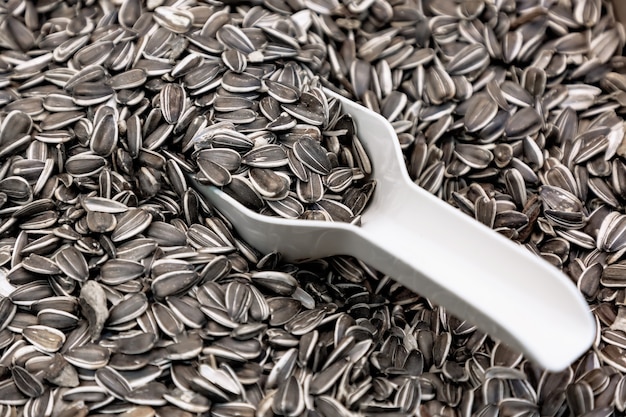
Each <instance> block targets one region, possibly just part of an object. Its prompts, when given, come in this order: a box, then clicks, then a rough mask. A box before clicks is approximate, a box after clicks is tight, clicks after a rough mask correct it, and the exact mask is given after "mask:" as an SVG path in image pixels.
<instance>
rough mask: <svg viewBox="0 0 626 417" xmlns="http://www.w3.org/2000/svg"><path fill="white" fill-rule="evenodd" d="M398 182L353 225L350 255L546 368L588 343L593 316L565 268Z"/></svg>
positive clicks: (563, 361)
mask: <svg viewBox="0 0 626 417" xmlns="http://www.w3.org/2000/svg"><path fill="white" fill-rule="evenodd" d="M396 186H397V187H400V188H402V189H401V190H400V189H398V190H395V192H393V193H388V194H387V195H386V197H385V198H386V204H384V205H380V206H379V210H381V212H378V213H377V215H376V216H371V217H369V218H368V221H367V222H364V224H363V225H362V227H361V228H359V229H355V231H354V233H353V234H352V237H353V239H354V241H353V242H350V243H349V244H347V245H346V246H345V248H346V249H348V251H350V252H352V253H350V254H351V255H353V256H355V257H357V258H359V259H362V260H363V261H364V262H366V263H368V264H369V265H370V266H372V267H374V268H375V269H377V270H379V271H381V272H383V273H384V274H387V275H389V276H391V277H393V278H394V279H396V280H397V281H399V282H400V283H402V284H403V285H405V286H406V287H408V288H409V289H411V290H413V291H415V292H416V293H418V294H420V295H423V296H425V297H428V298H429V299H431V300H432V301H434V302H436V303H438V304H441V305H444V306H446V308H447V309H448V311H450V312H452V313H453V314H455V315H456V316H458V317H462V318H464V319H467V320H469V321H470V322H472V323H475V324H476V325H477V326H478V327H480V328H481V329H482V330H483V331H486V332H487V333H489V334H490V335H491V336H494V337H496V338H499V339H500V340H502V341H503V342H505V343H506V344H508V345H509V346H511V347H514V348H517V349H519V350H521V351H523V352H524V353H526V354H528V356H530V357H531V358H532V359H534V360H535V361H536V362H537V363H538V364H539V365H541V366H543V367H545V368H547V369H549V370H554V371H557V370H562V369H564V368H565V367H567V366H568V365H570V364H571V363H572V362H573V361H574V360H575V359H576V358H578V357H579V356H580V355H581V354H582V353H584V352H585V351H586V350H587V349H588V348H589V346H590V345H591V343H592V341H593V339H594V335H595V321H594V320H593V318H592V315H591V313H590V311H589V307H588V305H587V303H586V302H585V300H584V299H583V297H582V296H581V294H580V293H579V292H578V290H577V289H576V287H575V286H574V285H573V284H572V282H571V280H570V279H569V278H567V277H566V276H565V275H564V274H563V273H562V272H560V271H559V270H557V269H556V268H555V267H553V266H552V265H550V264H548V263H547V262H546V261H544V260H542V259H540V258H538V257H537V256H536V255H534V254H532V253H530V252H529V251H528V250H527V249H525V248H523V247H522V246H520V245H518V244H516V243H513V242H512V241H510V240H508V239H506V238H505V237H503V236H501V235H499V234H498V233H496V232H494V231H493V230H491V229H489V228H488V227H486V226H484V225H482V224H480V223H479V222H477V221H475V220H474V219H472V218H470V217H469V216H467V215H466V214H463V213H462V212H460V211H459V210H457V209H455V208H453V207H452V206H449V205H447V204H445V203H444V202H442V201H440V200H439V199H437V198H436V197H435V196H433V195H431V194H429V193H428V192H426V191H425V190H423V189H421V188H419V187H418V186H417V185H415V184H413V183H408V184H404V185H401V182H399V183H396Z"/></svg>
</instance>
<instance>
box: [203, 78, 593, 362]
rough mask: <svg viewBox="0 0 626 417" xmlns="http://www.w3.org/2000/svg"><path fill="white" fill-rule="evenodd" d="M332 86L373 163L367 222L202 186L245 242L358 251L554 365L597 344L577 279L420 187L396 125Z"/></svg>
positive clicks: (324, 252) (295, 251) (299, 253)
mask: <svg viewBox="0 0 626 417" xmlns="http://www.w3.org/2000/svg"><path fill="white" fill-rule="evenodd" d="M325 92H326V94H327V95H329V96H332V97H336V98H337V99H339V100H341V102H342V107H343V111H345V112H346V113H349V114H350V115H351V116H352V117H353V119H354V121H355V123H356V126H357V132H359V139H360V140H361V142H362V143H363V146H364V147H365V149H366V151H367V153H368V155H369V157H370V160H371V162H372V166H373V174H372V175H373V176H374V178H375V179H376V181H377V185H376V190H375V191H374V194H373V196H372V198H371V200H370V202H369V205H368V206H367V207H366V209H365V210H364V212H363V214H362V225H361V226H360V227H357V226H353V225H350V224H347V223H340V222H325V221H314V220H288V219H282V218H277V217H270V216H265V215H262V214H258V213H256V212H253V211H252V210H249V209H247V208H245V207H244V206H243V205H241V204H240V203H239V202H237V201H236V200H234V199H233V198H231V197H230V196H228V195H227V194H225V193H224V192H222V191H220V190H219V189H218V188H216V187H211V186H204V185H200V184H196V188H197V189H198V190H199V191H200V192H201V193H202V194H203V195H204V196H206V198H208V200H209V201H210V202H211V203H212V204H213V205H214V206H215V207H216V208H217V209H218V210H219V211H220V212H221V213H222V214H223V215H224V216H226V218H228V219H229V220H230V221H231V222H232V224H233V226H234V227H235V229H236V230H237V232H238V233H239V234H240V235H241V236H242V237H243V239H245V240H246V241H247V242H248V243H249V244H251V245H252V246H254V247H255V248H257V249H258V250H259V251H261V252H262V253H268V252H270V251H274V250H275V251H278V252H280V253H281V254H282V255H283V257H284V258H286V259H288V260H299V259H305V258H320V257H326V256H331V255H351V256H354V257H356V258H359V259H361V260H362V261H364V262H365V263H367V264H368V265H370V266H372V267H373V268H375V269H377V270H379V271H381V272H383V273H384V274H387V275H389V276H391V277H392V278H394V279H395V280H397V281H398V282H400V283H402V284H403V285H405V286H406V287H408V288H409V289H411V290H413V291H415V292H416V293H418V294H420V295H423V296H425V297H428V298H429V299H430V300H432V301H433V302H435V303H438V304H440V305H442V306H444V307H445V308H446V309H447V310H448V311H449V312H451V313H453V314H455V315H456V316H458V317H460V318H463V319H467V320H469V321H470V322H472V323H474V324H476V325H477V326H478V327H480V328H481V329H482V330H483V331H485V332H487V333H488V334H489V335H491V336H493V337H495V338H498V339H500V340H502V341H503V342H504V343H506V344H508V345H509V346H511V347H514V348H517V349H519V350H520V351H522V352H524V353H525V354H526V355H527V356H528V357H530V358H532V359H534V360H535V361H536V362H537V363H538V364H539V365H541V366H543V367H544V368H546V369H548V370H552V371H558V370H562V369H564V368H565V367H567V366H568V365H570V364H571V363H572V362H573V361H574V360H575V359H577V358H578V357H579V356H580V355H581V354H583V353H584V352H585V351H586V350H587V349H588V348H589V346H590V345H591V343H592V340H593V339H594V336H595V322H594V319H593V318H592V315H591V313H590V311H589V307H588V305H587V303H586V302H585V300H584V299H583V297H582V296H581V295H580V293H579V292H578V290H577V289H576V287H575V286H574V285H573V284H572V282H571V281H570V280H569V278H567V277H566V276H565V275H564V274H562V273H561V272H560V271H558V270H557V269H556V268H554V267H553V266H551V265H550V264H548V263H547V262H545V261H543V260H541V259H540V258H538V257H537V256H535V255H533V254H532V253H530V252H529V251H528V250H526V249H525V248H523V247H521V246H519V245H517V244H515V243H513V242H511V241H509V240H507V239H506V238H505V237H503V236H501V235H499V234H498V233H496V232H494V231H493V230H491V229H489V228H488V227H486V226H484V225H482V224H480V223H479V222H477V221H475V220H474V219H472V218H470V217H469V216H467V215H466V214H463V213H462V212H461V211H460V210H457V209H455V208H453V207H452V206H450V205H448V204H447V203H445V202H443V201H441V200H439V199H438V198H436V197H435V196H433V195H431V194H429V193H428V192H427V191H425V190H423V189H422V188H420V187H418V186H417V185H416V184H414V183H413V182H412V181H411V179H410V178H409V175H408V173H407V171H406V169H405V166H404V162H403V159H402V154H401V150H400V147H399V145H398V142H397V137H396V134H395V132H394V130H393V128H392V127H391V125H390V124H389V122H387V120H386V119H384V118H383V117H382V116H380V115H378V114H376V113H374V112H372V111H370V110H369V109H367V108H365V107H363V106H360V105H358V104H356V103H354V102H352V101H350V100H348V99H346V98H344V97H341V96H339V95H337V94H335V93H333V92H332V91H329V90H326V91H325Z"/></svg>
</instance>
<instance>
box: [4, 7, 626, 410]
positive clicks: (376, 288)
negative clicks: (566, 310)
mask: <svg viewBox="0 0 626 417" xmlns="http://www.w3.org/2000/svg"><path fill="white" fill-rule="evenodd" d="M625 41H626V34H625V32H624V28H623V27H622V26H621V25H620V24H616V23H615V20H614V17H613V14H612V10H611V8H610V5H609V4H607V3H605V2H602V1H600V0H576V1H575V0H571V1H570V0H562V1H551V0H547V1H537V0H526V1H517V2H515V1H507V0H501V1H498V0H494V1H479V0H476V1H462V2H461V1H458V2H457V1H453V0H436V1H415V2H413V1H403V0H398V1H390V2H387V1H385V0H362V1H345V2H338V1H333V0H289V1H282V0H267V1H259V2H254V3H252V4H250V3H244V2H224V3H222V2H219V1H209V2H206V3H200V2H196V1H179V2H176V3H173V2H171V3H167V2H164V1H160V0H149V1H147V2H145V3H141V2H139V1H137V0H125V1H122V2H109V1H100V2H95V1H86V2H80V1H72V2H60V1H57V0H41V1H38V2H32V1H9V2H2V3H0V85H1V86H2V89H1V90H0V118H1V121H0V174H1V175H0V203H1V206H0V233H1V239H0V263H1V265H2V268H3V272H6V274H5V275H6V277H5V279H3V280H1V281H0V293H1V294H2V298H1V299H0V352H1V353H0V415H15V413H16V412H17V415H24V416H38V417H40V416H51V415H52V416H86V415H94V416H95V415H110V414H121V415H125V416H134V417H136V416H154V415H156V416H161V417H165V416H168V417H170V416H193V415H201V416H209V415H210V416H235V415H238V416H254V415H257V416H271V415H283V416H299V415H306V416H312V417H313V416H322V417H331V416H351V415H367V416H374V415H381V416H382V415H385V416H401V415H414V414H416V413H418V412H419V413H421V415H422V416H444V417H447V416H450V417H452V416H497V415H501V416H527V417H530V416H539V415H541V416H587V417H589V416H594V417H597V416H610V415H619V414H620V413H623V412H624V409H625V408H626V377H625V376H624V373H626V354H625V352H624V349H626V309H625V307H624V299H625V294H624V289H623V288H625V287H626V272H625V270H626V261H624V260H623V259H622V258H623V253H624V251H626V216H625V215H624V201H625V198H626V165H625V164H624V156H626V146H624V144H623V139H624V124H623V118H622V114H623V105H624V103H626V61H625V60H624V58H623V57H622V56H621V52H622V50H623V47H624V43H625ZM294 74H304V76H303V77H304V78H302V79H300V76H298V75H294ZM316 76H319V78H316ZM302 81H304V84H306V86H304V87H303V85H302V84H298V83H300V82H302ZM316 83H321V84H323V85H325V86H327V87H330V88H333V89H335V90H337V91H339V92H341V93H342V94H344V95H345V96H347V97H351V98H354V99H356V100H358V101H360V102H362V103H363V104H365V105H366V106H368V107H370V108H372V109H375V110H377V111H379V112H380V113H381V114H383V115H384V116H385V117H387V118H388V119H389V120H390V121H391V122H392V124H393V125H394V128H395V129H396V132H397V133H398V138H399V140H400V144H401V146H402V148H403V149H404V150H405V155H406V161H407V167H408V170H409V173H410V175H411V176H412V177H413V178H414V179H415V181H416V183H417V184H419V185H420V186H422V187H424V188H425V189H427V190H428V191H430V192H432V193H434V194H436V195H437V196H439V197H440V198H443V199H444V200H446V201H448V202H450V203H451V204H453V205H455V206H456V207H458V208H459V209H461V210H463V211H464V212H465V213H467V214H468V215H471V216H473V217H475V218H476V219H477V220H478V221H481V222H483V223H485V224H487V225H488V226H490V227H492V228H494V229H496V230H497V231H498V232H500V233H503V234H505V235H506V236H508V237H510V238H511V239H513V240H516V241H518V242H520V243H521V244H523V245H525V246H526V247H527V248H528V249H529V250H531V251H533V252H535V253H536V254H537V255H538V256H541V257H543V258H544V259H546V260H548V261H549V262H551V263H553V264H554V265H556V266H557V267H559V268H562V269H563V271H564V272H565V273H567V274H568V275H569V276H570V277H571V278H572V281H573V282H575V283H576V284H577V285H578V287H579V289H580V291H581V292H582V293H583V295H584V296H585V297H586V299H587V300H588V302H589V305H590V308H591V309H592V310H593V312H594V314H595V316H596V317H597V320H598V323H599V325H600V329H601V331H600V332H599V334H598V338H597V340H596V341H595V343H594V346H593V348H592V349H591V350H590V351H589V352H588V353H586V354H585V355H584V356H583V357H582V358H581V359H580V360H579V361H578V362H577V363H575V364H574V365H573V366H572V367H570V368H568V369H567V370H566V371H564V372H562V373H558V374H551V373H546V372H544V371H542V370H541V369H538V368H537V367H536V366H534V365H533V364H532V363H530V362H528V361H526V360H525V359H524V358H523V357H521V356H519V355H518V354H517V353H515V352H512V351H510V350H509V349H507V348H506V346H503V345H501V344H499V343H497V342H494V341H493V340H491V339H489V338H488V337H487V336H486V335H485V334H483V333H482V332H480V331H479V330H477V329H476V328H475V327H474V326H473V325H472V324H471V323H468V322H465V321H463V320H461V319H458V318H455V317H451V316H448V315H447V313H446V311H445V310H444V309H443V308H440V307H437V306H434V305H432V304H431V303H430V302H429V301H428V300H426V299H424V298H421V297H419V296H418V295H415V294H413V293H411V292H409V291H407V290H406V289H404V288H402V287H401V286H399V285H398V284H396V283H394V282H393V280H391V279H390V278H389V277H384V276H381V275H380V274H378V273H377V272H376V271H373V270H371V268H369V267H368V266H367V265H365V264H363V263H362V262H360V261H358V260H355V259H350V258H346V257H333V258H329V259H323V260H316V261H311V262H308V263H305V264H299V265H290V264H286V263H284V262H281V260H280V255H279V254H273V253H272V254H258V253H255V251H254V250H253V249H251V248H250V247H248V245H246V243H245V242H242V241H241V240H239V239H238V238H237V236H236V235H233V233H232V230H231V227H230V225H229V224H228V223H227V222H226V221H225V220H223V219H222V218H221V217H220V216H219V214H217V213H215V212H213V211H212V210H211V208H210V207H209V206H207V204H206V203H205V202H204V201H203V200H202V199H201V198H200V197H199V196H198V194H197V193H196V192H194V191H193V190H192V189H190V188H189V187H188V186H187V183H186V178H187V177H186V174H187V173H201V174H202V175H204V176H205V177H207V173H208V174H209V176H211V175H215V177H216V178H217V179H220V178H221V179H224V178H228V175H230V174H231V173H230V172H226V173H225V172H224V171H228V169H224V166H223V165H220V164H215V163H214V162H215V161H214V160H211V158H202V157H201V158H200V159H203V160H204V162H201V164H204V168H205V170H204V172H201V171H202V170H201V169H199V167H198V166H197V165H199V164H197V161H198V156H199V155H198V154H199V153H200V152H202V150H197V151H198V152H197V153H196V149H195V144H196V142H194V141H193V139H194V137H195V136H196V134H198V133H199V132H202V131H203V130H204V129H207V128H208V129H210V128H211V126H215V124H216V123H218V124H219V123H231V124H232V127H229V129H230V130H231V131H236V132H237V134H231V135H224V137H222V139H221V140H222V142H221V144H222V145H224V144H228V145H229V146H226V147H225V148H229V147H230V148H231V150H233V149H234V150H235V153H238V154H243V153H244V151H247V150H248V149H247V148H246V149H243V148H237V146H241V145H242V144H245V146H246V147H249V144H250V142H252V144H253V146H254V144H255V143H256V140H257V139H259V144H261V143H262V144H266V143H271V141H272V140H281V137H280V136H281V135H280V134H275V133H273V132H271V129H270V128H269V127H273V128H275V127H276V126H278V127H279V128H281V127H284V126H290V125H291V124H293V122H294V121H296V123H300V124H304V125H311V124H313V125H315V123H311V120H313V122H316V120H315V119H311V117H312V116H311V114H310V112H307V111H305V110H306V102H305V103H304V104H303V105H302V106H300V107H298V106H297V105H294V106H286V107H285V106H281V109H282V110H283V111H280V112H274V111H273V110H276V108H275V107H271V106H268V107H262V106H261V104H260V103H256V104H255V103H254V100H255V99H256V97H257V96H258V95H257V93H260V92H265V91H272V92H273V93H274V94H275V96H276V97H279V98H280V99H283V100H284V99H285V98H287V99H288V100H292V99H293V98H294V97H295V101H294V102H296V101H298V100H299V99H300V98H301V96H300V95H299V94H300V93H299V91H301V90H302V89H304V90H306V89H308V88H310V89H313V88H317V87H319V85H317V84H316ZM265 89H267V90H265ZM294 91H295V93H294ZM294 94H295V96H294V97H291V96H293V95H294ZM270 95H271V94H270ZM276 97H274V99H276ZM290 97H291V98H290ZM266 104H267V103H266ZM270 104H271V103H270ZM286 108H289V109H291V110H292V111H291V112H290V111H286ZM268 109H273V110H272V111H268ZM307 118H308V120H307ZM347 128H348V127H346V129H347ZM264 130H267V131H269V132H270V133H273V134H268V135H265V134H263V133H259V132H263V131H264ZM307 132H308V133H310V132H311V131H307ZM297 134H302V131H300V132H299V133H298V132H297ZM309 136H310V135H309ZM332 136H333V135H330V136H329V137H326V138H324V140H326V141H330V142H328V143H331V144H333V147H332V148H333V149H330V148H329V150H331V152H334V151H336V152H335V153H336V158H337V161H343V162H345V163H346V164H347V166H349V167H351V166H358V158H357V159H355V158H354V157H355V154H354V151H353V148H351V147H349V146H346V144H345V143H342V142H341V141H339V136H340V135H339V134H337V137H336V138H335V139H332V138H331V137H332ZM244 138H245V139H244ZM314 139H315V137H314ZM282 140H284V138H282ZM217 143H218V144H219V143H220V142H219V141H218V142H217ZM215 144H216V143H215V141H214V142H213V145H215ZM217 148H220V146H217ZM222 148H224V147H222ZM204 152H206V150H205V151H204ZM224 155H226V156H229V155H230V156H233V154H232V152H230V153H228V151H227V152H226V153H224V152H223V153H222V154H221V155H220V157H222V158H223V157H224ZM205 156H206V153H205ZM242 156H243V155H242ZM357 156H358V155H357ZM351 158H352V159H351ZM235 159H236V157H235ZM206 161H211V163H213V165H211V164H210V163H207V162H206ZM221 161H222V162H223V159H222V160H221ZM315 161H317V159H315V158H313V160H311V161H309V162H311V164H313V163H314V162H315ZM350 161H352V162H350ZM351 163H352V164H353V165H350V164H351ZM214 165H217V167H216V166H214ZM207 166H208V168H207ZM220 167H221V169H220ZM235 169H236V168H233V170H235ZM324 172H325V171H324ZM354 172H355V171H352V170H350V172H347V171H346V172H345V175H346V176H347V177H349V174H354ZM235 175H237V174H235ZM246 190H247V189H246ZM358 191H359V192H362V193H364V194H365V195H367V193H368V192H370V191H371V190H369V189H365V190H361V189H358ZM296 194H297V193H296ZM353 194H354V195H353V196H352V197H351V198H353V199H354V202H357V203H358V201H362V200H363V198H362V197H359V194H358V193H357V192H354V193H353ZM358 204H361V203H358ZM318 214H319V213H318ZM415 215H416V216H418V215H420V213H419V211H416V213H415ZM331 217H332V216H331ZM477 262H489V257H488V254H485V257H484V259H477ZM502 274H503V279H506V270H503V271H502ZM537 291H541V288H538V289H537ZM529 308H532V306H529Z"/></svg>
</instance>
